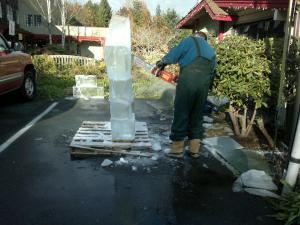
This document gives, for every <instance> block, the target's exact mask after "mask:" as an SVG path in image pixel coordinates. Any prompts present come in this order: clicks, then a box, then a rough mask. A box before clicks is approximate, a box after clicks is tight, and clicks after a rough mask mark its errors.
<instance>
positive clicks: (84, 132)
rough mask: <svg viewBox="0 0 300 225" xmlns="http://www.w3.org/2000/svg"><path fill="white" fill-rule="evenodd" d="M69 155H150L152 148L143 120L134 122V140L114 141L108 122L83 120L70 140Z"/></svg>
mask: <svg viewBox="0 0 300 225" xmlns="http://www.w3.org/2000/svg"><path fill="white" fill-rule="evenodd" d="M70 147H71V152H70V154H71V156H78V157H79V156H84V157H86V156H93V155H114V154H117V155H137V156H145V157H152V156H153V155H154V154H152V153H150V149H151V148H152V145H151V141H150V139H149V135H148V128H147V124H146V123H145V122H136V134H135V140H134V141H132V142H115V141H112V137H111V124H110V122H94V121H84V122H83V123H82V125H81V126H80V128H79V129H78V131H77V132H76V134H75V136H74V138H73V140H72V142H71V145H70Z"/></svg>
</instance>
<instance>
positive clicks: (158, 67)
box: [155, 60, 167, 77]
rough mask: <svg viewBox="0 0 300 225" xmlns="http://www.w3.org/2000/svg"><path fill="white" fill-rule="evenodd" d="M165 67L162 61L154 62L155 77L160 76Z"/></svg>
mask: <svg viewBox="0 0 300 225" xmlns="http://www.w3.org/2000/svg"><path fill="white" fill-rule="evenodd" d="M166 65H167V64H165V63H164V62H163V61H162V60H160V61H157V62H156V67H157V71H156V73H155V76H156V77H159V76H160V74H161V71H163V70H164V69H165V67H166Z"/></svg>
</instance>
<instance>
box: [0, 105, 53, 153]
mask: <svg viewBox="0 0 300 225" xmlns="http://www.w3.org/2000/svg"><path fill="white" fill-rule="evenodd" d="M57 104H58V102H54V103H53V104H51V105H50V106H49V107H48V108H47V109H46V110H45V111H44V112H42V113H41V114H40V115H38V116H37V117H35V118H34V119H33V120H32V121H31V122H29V123H28V124H27V125H26V126H25V127H23V128H22V129H21V130H19V131H18V132H17V133H15V134H14V135H13V136H11V137H10V138H9V139H8V140H7V141H5V142H4V143H3V144H2V145H0V153H1V152H3V151H4V150H5V149H6V148H8V147H9V146H10V145H11V144H12V143H13V142H14V141H15V140H17V139H18V138H19V137H21V136H22V135H23V134H24V133H25V132H26V131H28V130H29V129H30V128H31V127H32V126H33V125H34V124H36V123H37V122H38V121H39V120H41V119H42V118H43V117H44V116H45V115H47V114H48V113H49V112H50V111H51V110H52V109H53V108H54V107H55V106H56V105H57Z"/></svg>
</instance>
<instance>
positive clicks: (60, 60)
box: [50, 55, 97, 67]
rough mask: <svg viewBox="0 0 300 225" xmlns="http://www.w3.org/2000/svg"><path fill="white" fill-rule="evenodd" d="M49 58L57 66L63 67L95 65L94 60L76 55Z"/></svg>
mask: <svg viewBox="0 0 300 225" xmlns="http://www.w3.org/2000/svg"><path fill="white" fill-rule="evenodd" d="M50 57H51V58H52V59H53V60H54V61H55V63H56V64H57V66H60V67H61V66H64V65H66V64H69V63H76V64H79V65H81V66H87V65H95V63H96V61H97V60H96V59H93V58H88V57H83V56H76V55H50Z"/></svg>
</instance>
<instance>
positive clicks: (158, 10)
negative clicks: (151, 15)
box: [155, 4, 161, 18]
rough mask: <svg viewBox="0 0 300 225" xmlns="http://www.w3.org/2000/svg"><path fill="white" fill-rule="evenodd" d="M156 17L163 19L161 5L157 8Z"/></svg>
mask: <svg viewBox="0 0 300 225" xmlns="http://www.w3.org/2000/svg"><path fill="white" fill-rule="evenodd" d="M155 17H157V18H160V17H161V8H160V5H159V4H158V5H157V6H156V13H155Z"/></svg>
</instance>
